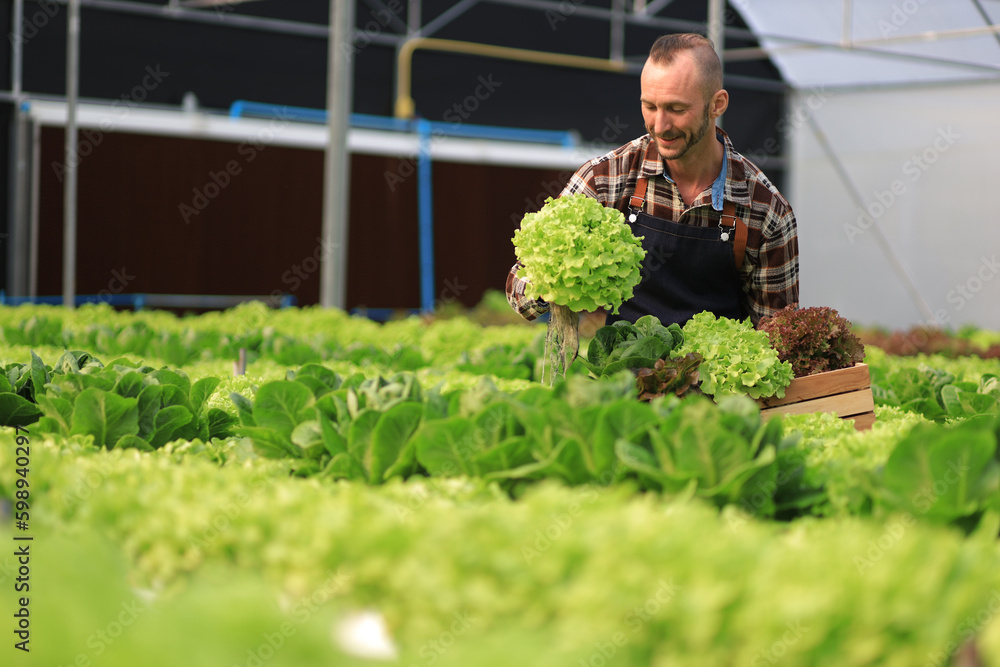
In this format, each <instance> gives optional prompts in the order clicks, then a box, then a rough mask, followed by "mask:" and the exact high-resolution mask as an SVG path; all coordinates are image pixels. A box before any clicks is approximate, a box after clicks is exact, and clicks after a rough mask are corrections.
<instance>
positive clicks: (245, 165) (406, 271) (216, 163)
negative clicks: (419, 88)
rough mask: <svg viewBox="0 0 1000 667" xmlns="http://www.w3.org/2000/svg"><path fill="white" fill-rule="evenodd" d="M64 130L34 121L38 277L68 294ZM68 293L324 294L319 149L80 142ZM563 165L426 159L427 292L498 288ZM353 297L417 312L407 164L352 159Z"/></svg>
mask: <svg viewBox="0 0 1000 667" xmlns="http://www.w3.org/2000/svg"><path fill="white" fill-rule="evenodd" d="M62 146H63V131H62V130H61V129H57V128H45V129H44V130H43V132H42V168H41V179H42V180H41V190H40V199H41V210H40V235H41V242H40V248H41V254H40V258H39V260H40V261H39V276H38V289H39V293H40V294H43V295H55V294H60V293H61V292H62V261H63V260H62V257H63V208H62V195H63V189H62V187H63V186H62V183H61V181H60V176H61V172H62ZM81 154H82V155H83V158H82V160H81V162H80V167H79V195H78V197H79V201H78V213H77V217H78V247H77V293H78V294H109V293H110V294H117V293H144V292H148V293H179V294H256V295H270V294H272V293H275V292H278V293H290V294H294V295H295V296H296V297H297V299H298V302H299V303H300V304H303V305H305V304H315V303H318V301H319V282H320V271H319V260H320V259H321V258H322V257H323V255H324V253H326V252H327V249H326V248H325V247H324V246H323V244H322V242H321V238H320V235H321V234H320V233H321V220H322V197H323V195H322V187H323V153H322V152H321V151H317V150H305V149H294V148H284V147H277V146H268V145H266V144H261V145H254V144H235V143H226V142H218V141H199V140H192V139H177V138H169V137H154V136H147V135H139V134H129V133H124V132H115V133H106V134H103V135H101V140H100V143H99V144H97V145H96V146H93V147H91V148H86V147H85V144H81ZM568 177H569V172H568V171H567V172H559V171H555V170H546V169H519V168H510V167H490V166H480V165H468V164H451V163H436V164H435V165H434V169H433V179H434V190H433V199H434V233H435V260H436V280H435V299H437V300H440V301H441V302H443V303H450V302H453V301H455V300H456V299H457V300H458V301H460V302H461V303H463V304H466V305H470V306H471V305H475V304H476V303H477V302H478V301H479V299H480V298H481V296H482V294H483V292H484V291H485V290H487V289H503V282H504V278H505V276H506V271H507V270H508V269H509V267H510V265H511V264H512V263H513V261H514V255H513V247H512V245H511V242H510V239H511V237H512V236H513V234H514V230H515V229H516V228H517V225H518V223H519V222H520V219H521V217H522V216H523V214H524V212H525V211H526V210H537V208H538V207H539V206H540V205H541V203H542V202H543V201H544V198H545V197H546V196H548V194H549V193H551V192H553V191H554V192H558V189H559V188H561V187H562V184H563V183H565V181H566V180H567V178H568ZM351 179H352V188H351V189H352V196H351V204H350V225H349V230H348V253H347V256H348V280H347V306H348V307H349V308H355V307H359V306H367V307H373V308H417V307H419V306H420V265H419V253H418V251H417V248H418V228H417V177H416V172H415V168H414V163H413V160H411V159H407V158H387V157H378V156H370V155H354V156H353V157H352V159H351Z"/></svg>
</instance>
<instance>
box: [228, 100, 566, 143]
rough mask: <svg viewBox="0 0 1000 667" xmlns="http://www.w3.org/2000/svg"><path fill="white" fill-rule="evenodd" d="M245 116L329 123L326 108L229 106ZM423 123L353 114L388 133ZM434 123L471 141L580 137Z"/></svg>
mask: <svg viewBox="0 0 1000 667" xmlns="http://www.w3.org/2000/svg"><path fill="white" fill-rule="evenodd" d="M245 116H258V117H264V118H274V117H276V116H280V117H282V118H287V119H289V120H299V121H303V122H307V123H325V122H326V110H325V109H309V108H306V107H289V106H282V105H279V104H264V103H262V102H250V101H247V100H237V101H235V102H233V103H232V104H231V105H230V107H229V117H230V118H233V119H237V118H243V117H245ZM418 122H420V121H413V120H404V119H401V118H393V117H391V116H375V115H372V114H363V113H352V114H351V127H358V128H364V129H366V130H386V131H395V132H414V131H416V123H418ZM424 122H429V123H430V131H431V133H432V134H440V135H447V136H452V137H466V138H471V139H498V140H501V141H525V142H529V143H538V144H555V145H557V146H563V147H564V148H573V147H575V146H576V145H577V140H576V135H575V134H574V133H573V132H567V131H563V130H535V129H531V128H521V127H500V126H497V125H469V124H464V123H445V122H441V121H424Z"/></svg>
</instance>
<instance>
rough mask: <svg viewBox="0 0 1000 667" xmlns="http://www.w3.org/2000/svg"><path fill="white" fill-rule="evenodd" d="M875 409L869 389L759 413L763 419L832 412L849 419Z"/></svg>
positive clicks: (776, 407)
mask: <svg viewBox="0 0 1000 667" xmlns="http://www.w3.org/2000/svg"><path fill="white" fill-rule="evenodd" d="M874 409H875V400H874V398H873V397H872V390H871V389H862V390H860V391H851V392H847V393H844V394H836V395H834V396H822V397H820V398H814V399H812V400H808V401H799V402H798V403H790V404H788V405H777V406H774V407H770V408H765V409H763V410H761V411H760V413H761V415H762V416H764V417H772V416H774V415H801V414H805V413H807V412H832V413H834V414H835V415H837V416H838V417H850V416H851V415H858V414H861V413H864V412H872V411H874Z"/></svg>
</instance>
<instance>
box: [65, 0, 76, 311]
mask: <svg viewBox="0 0 1000 667" xmlns="http://www.w3.org/2000/svg"><path fill="white" fill-rule="evenodd" d="M67 11H68V14H67V17H66V150H65V156H66V173H65V180H64V181H63V306H65V307H67V308H73V307H75V306H76V176H77V167H78V166H79V165H78V159H77V154H76V140H77V126H76V104H77V99H78V98H79V95H80V89H79V87H80V0H69V4H68V5H67Z"/></svg>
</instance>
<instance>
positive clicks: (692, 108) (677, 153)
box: [640, 53, 715, 160]
mask: <svg viewBox="0 0 1000 667" xmlns="http://www.w3.org/2000/svg"><path fill="white" fill-rule="evenodd" d="M640 89H641V96H640V101H641V103H642V117H643V121H644V122H645V125H646V131H647V132H649V134H650V135H651V136H652V137H655V140H656V148H657V150H658V151H659V153H660V156H661V157H662V158H663V159H665V160H680V159H681V158H683V157H684V156H688V157H689V158H691V157H693V155H695V154H697V153H698V152H699V149H700V148H701V147H703V146H704V143H705V137H706V136H707V135H708V130H709V128H710V127H712V126H713V125H714V118H712V116H711V114H710V113H709V107H710V105H711V100H707V99H705V89H704V87H703V85H702V82H701V80H700V78H699V76H698V68H697V65H696V64H695V61H694V59H693V58H691V57H689V56H688V55H687V54H686V53H679V54H677V56H676V57H675V58H674V60H673V62H671V63H670V64H669V65H665V64H662V63H651V62H648V61H647V62H646V65H645V67H643V69H642V77H641V78H640ZM709 138H710V139H713V140H714V138H715V135H714V133H713V134H712V136H711V137H709ZM692 151H693V152H692Z"/></svg>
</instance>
